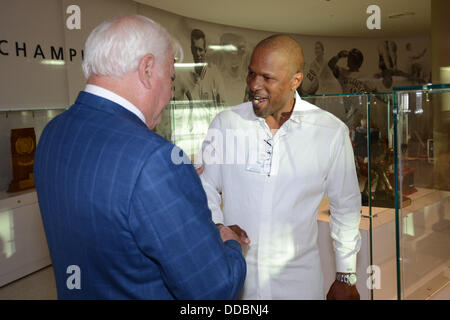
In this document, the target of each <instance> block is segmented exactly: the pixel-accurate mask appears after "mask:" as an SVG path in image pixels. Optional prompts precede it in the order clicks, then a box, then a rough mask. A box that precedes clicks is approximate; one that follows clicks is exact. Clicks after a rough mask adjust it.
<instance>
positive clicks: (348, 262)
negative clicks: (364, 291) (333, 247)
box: [336, 253, 357, 273]
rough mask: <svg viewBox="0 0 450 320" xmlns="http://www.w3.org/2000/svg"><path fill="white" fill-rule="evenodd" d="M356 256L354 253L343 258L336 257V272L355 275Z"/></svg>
mask: <svg viewBox="0 0 450 320" xmlns="http://www.w3.org/2000/svg"><path fill="white" fill-rule="evenodd" d="M356 255H357V254H356V253H355V254H352V255H350V256H348V257H345V258H343V257H338V256H336V272H342V273H355V272H356Z"/></svg>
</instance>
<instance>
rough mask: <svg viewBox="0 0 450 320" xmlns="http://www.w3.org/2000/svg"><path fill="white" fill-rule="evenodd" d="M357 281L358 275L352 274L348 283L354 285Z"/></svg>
mask: <svg viewBox="0 0 450 320" xmlns="http://www.w3.org/2000/svg"><path fill="white" fill-rule="evenodd" d="M355 283H356V275H355V274H353V273H352V274H351V275H350V276H349V277H348V284H349V285H351V286H352V285H354V284H355Z"/></svg>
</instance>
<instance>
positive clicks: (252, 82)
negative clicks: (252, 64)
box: [248, 76, 262, 92]
mask: <svg viewBox="0 0 450 320" xmlns="http://www.w3.org/2000/svg"><path fill="white" fill-rule="evenodd" d="M248 87H249V88H250V90H251V91H253V92H255V91H257V90H259V89H261V88H262V77H260V76H253V77H249V79H248Z"/></svg>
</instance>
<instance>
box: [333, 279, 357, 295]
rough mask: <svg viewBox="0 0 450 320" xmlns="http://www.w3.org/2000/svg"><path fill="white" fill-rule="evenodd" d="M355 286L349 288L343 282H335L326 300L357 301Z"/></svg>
mask: <svg viewBox="0 0 450 320" xmlns="http://www.w3.org/2000/svg"><path fill="white" fill-rule="evenodd" d="M359 299H360V298H359V292H358V290H356V285H354V286H349V285H348V284H346V283H344V282H340V281H337V280H335V281H334V283H333V284H332V285H331V288H330V291H328V294H327V300H359Z"/></svg>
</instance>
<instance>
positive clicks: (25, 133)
mask: <svg viewBox="0 0 450 320" xmlns="http://www.w3.org/2000/svg"><path fill="white" fill-rule="evenodd" d="M35 151H36V134H35V132H34V128H24V129H12V130H11V158H12V168H13V180H12V182H11V184H10V185H9V189H8V192H17V191H22V190H26V189H30V188H34V177H33V164H34V153H35Z"/></svg>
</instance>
